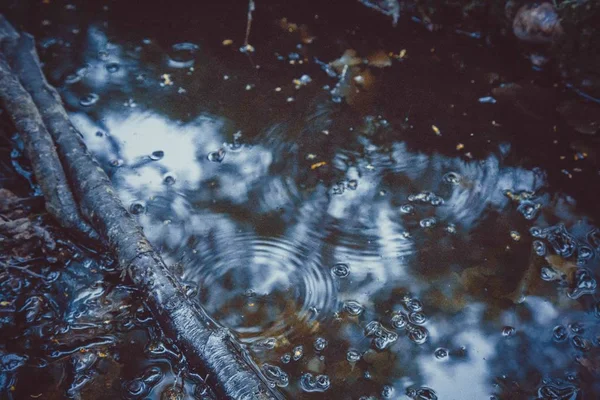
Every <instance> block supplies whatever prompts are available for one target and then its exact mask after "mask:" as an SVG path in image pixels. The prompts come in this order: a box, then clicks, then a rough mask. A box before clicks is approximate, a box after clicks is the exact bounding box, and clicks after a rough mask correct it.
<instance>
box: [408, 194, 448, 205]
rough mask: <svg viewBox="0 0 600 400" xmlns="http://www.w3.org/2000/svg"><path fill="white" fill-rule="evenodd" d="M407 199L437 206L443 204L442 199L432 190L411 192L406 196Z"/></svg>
mask: <svg viewBox="0 0 600 400" xmlns="http://www.w3.org/2000/svg"><path fill="white" fill-rule="evenodd" d="M408 201H411V202H415V203H421V204H431V205H432V206H439V205H441V204H444V199H442V198H441V197H440V196H438V195H436V194H435V193H433V192H421V193H417V194H411V195H409V196H408Z"/></svg>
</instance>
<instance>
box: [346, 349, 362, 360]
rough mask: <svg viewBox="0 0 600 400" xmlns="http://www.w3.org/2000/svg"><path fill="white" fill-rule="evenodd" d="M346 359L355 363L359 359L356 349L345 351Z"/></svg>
mask: <svg viewBox="0 0 600 400" xmlns="http://www.w3.org/2000/svg"><path fill="white" fill-rule="evenodd" d="M346 360H348V362H351V363H355V362H357V361H358V360H360V353H359V352H358V350H354V349H349V350H348V351H347V352H346Z"/></svg>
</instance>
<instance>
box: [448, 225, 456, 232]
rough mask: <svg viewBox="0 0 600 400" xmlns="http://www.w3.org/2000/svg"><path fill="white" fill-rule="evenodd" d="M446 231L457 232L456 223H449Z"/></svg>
mask: <svg viewBox="0 0 600 400" xmlns="http://www.w3.org/2000/svg"><path fill="white" fill-rule="evenodd" d="M446 232H448V233H452V234H454V233H456V225H454V224H448V226H446Z"/></svg>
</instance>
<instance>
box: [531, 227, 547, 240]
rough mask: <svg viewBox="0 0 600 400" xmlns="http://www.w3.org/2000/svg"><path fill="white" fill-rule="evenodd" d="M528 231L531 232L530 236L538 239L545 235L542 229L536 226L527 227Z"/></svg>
mask: <svg viewBox="0 0 600 400" xmlns="http://www.w3.org/2000/svg"><path fill="white" fill-rule="evenodd" d="M529 233H530V234H531V236H533V237H535V238H539V239H543V238H545V237H546V236H545V235H544V230H543V229H542V228H540V227H537V226H532V227H531V228H529Z"/></svg>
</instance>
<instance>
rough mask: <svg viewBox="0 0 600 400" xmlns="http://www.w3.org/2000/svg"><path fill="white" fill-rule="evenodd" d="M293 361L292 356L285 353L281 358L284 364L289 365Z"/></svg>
mask: <svg viewBox="0 0 600 400" xmlns="http://www.w3.org/2000/svg"><path fill="white" fill-rule="evenodd" d="M290 361H292V355H291V354H290V353H285V354H284V355H282V356H281V362H282V363H284V364H289V362H290Z"/></svg>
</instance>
